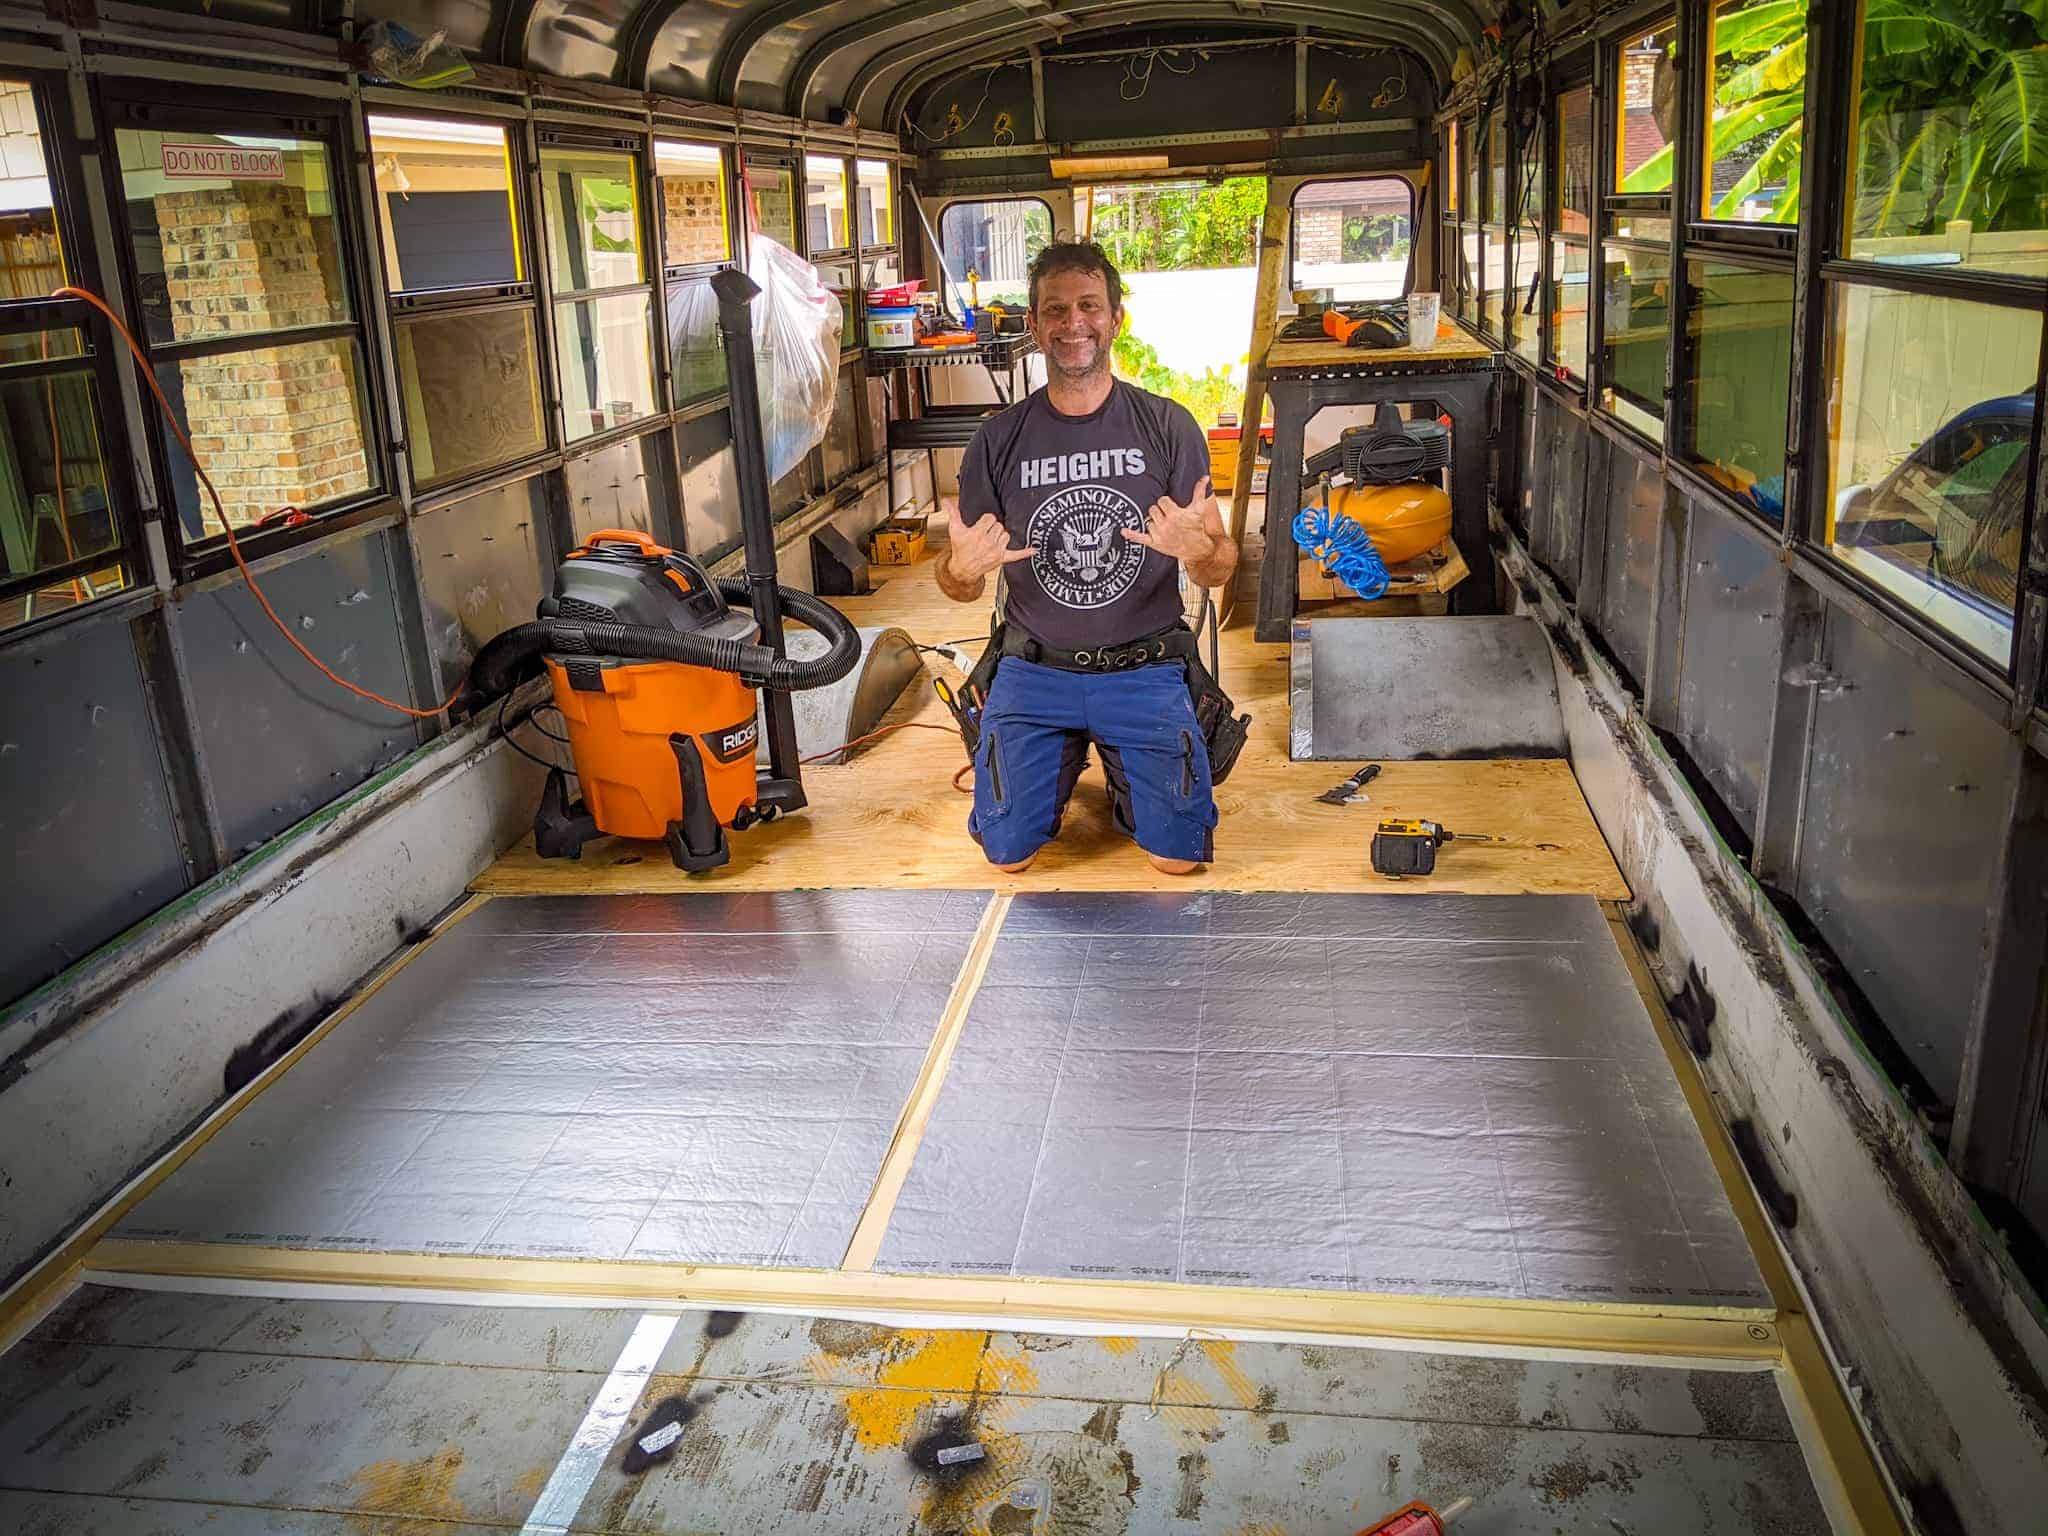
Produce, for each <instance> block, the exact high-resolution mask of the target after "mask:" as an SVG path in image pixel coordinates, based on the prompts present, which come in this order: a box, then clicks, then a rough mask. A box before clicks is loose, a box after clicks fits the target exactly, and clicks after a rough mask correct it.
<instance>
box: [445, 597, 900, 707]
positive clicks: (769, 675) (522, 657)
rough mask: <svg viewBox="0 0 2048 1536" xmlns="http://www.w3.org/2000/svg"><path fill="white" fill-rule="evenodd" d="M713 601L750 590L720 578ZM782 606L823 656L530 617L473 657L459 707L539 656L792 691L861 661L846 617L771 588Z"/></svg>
mask: <svg viewBox="0 0 2048 1536" xmlns="http://www.w3.org/2000/svg"><path fill="white" fill-rule="evenodd" d="M718 591H719V594H720V596H722V597H724V598H725V600H726V601H727V602H729V603H735V604H739V605H741V606H743V607H744V606H746V605H749V604H751V603H752V601H753V593H752V591H751V589H749V587H748V586H747V584H746V583H745V582H744V581H721V582H719V583H718ZM776 591H777V592H778V593H779V594H780V595H781V598H782V608H783V611H784V612H785V613H787V614H788V615H789V616H790V617H791V618H793V619H796V620H798V621H800V622H802V623H804V624H808V625H809V626H810V627H811V628H812V629H815V630H817V631H818V632H819V633H820V634H822V635H823V636H825V638H826V640H827V641H828V642H830V644H829V648H828V649H827V650H826V652H825V654H824V655H822V656H818V657H814V658H812V659H811V660H809V661H794V660H791V659H790V658H789V657H787V656H777V655H775V654H774V652H772V651H770V650H769V649H768V647H767V646H765V645H756V644H754V643H753V642H752V641H747V640H714V639H710V638H707V637H706V636H704V635H699V634H688V633H685V632H683V631H681V630H673V629H659V628H654V627H652V626H649V625H645V624H617V623H608V622H605V621H603V620H597V619H536V620H534V621H533V622H532V623H530V624H520V625H516V626H514V627H513V628H511V629H508V630H506V631H505V632H504V633H503V634H502V635H499V636H498V637H497V638H496V639H494V640H492V641H491V642H490V643H489V644H487V645H485V646H484V648H483V649H482V650H481V651H479V652H477V657H476V660H475V661H474V662H472V663H471V664H470V668H469V687H468V689H467V690H466V692H465V694H464V698H463V701H462V702H463V705H466V706H467V707H468V708H469V709H470V710H471V711H474V710H475V709H477V708H479V707H481V706H482V705H484V704H486V703H488V702H489V701H491V700H492V699H495V698H497V697H499V696H500V695H501V694H506V693H510V692H511V691H512V690H513V689H514V688H516V687H518V686H519V685H520V684H521V683H523V682H525V681H526V680H527V679H528V678H529V677H536V676H538V675H539V673H540V670H541V661H540V659H541V655H542V653H543V652H547V651H554V652H556V653H558V654H561V655H569V656H616V657H621V658H629V659H632V660H637V661H678V662H681V663H683V665H685V666H690V667H708V668H710V669H711V670H712V671H714V672H737V673H739V674H740V675H741V676H742V677H746V678H749V679H758V680H759V685H760V686H762V687H765V688H779V689H783V690H785V691H789V692H795V691H797V690H799V689H804V688H823V687H825V686H826V685H827V684H829V683H836V682H838V681H839V679H840V678H842V677H844V676H846V674H847V673H849V672H851V671H852V670H853V667H854V663H855V662H857V661H859V660H860V635H859V634H858V633H857V632H856V631H855V630H854V627H853V625H852V624H850V623H849V622H847V618H846V615H844V614H843V613H841V612H840V611H839V610H838V609H837V608H834V607H833V606H832V605H831V604H830V603H824V602H820V601H819V600H818V599H817V598H815V597H813V596H811V594H810V593H808V592H800V591H797V590H795V589H793V588H790V587H777V588H776Z"/></svg>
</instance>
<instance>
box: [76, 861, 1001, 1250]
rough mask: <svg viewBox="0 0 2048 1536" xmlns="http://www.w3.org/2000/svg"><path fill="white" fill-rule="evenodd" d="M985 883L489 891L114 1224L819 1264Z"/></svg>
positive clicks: (940, 1003) (240, 1235)
mask: <svg viewBox="0 0 2048 1536" xmlns="http://www.w3.org/2000/svg"><path fill="white" fill-rule="evenodd" d="M987 900H988V896H987V893H985V892H960V891H951V892H949V891H892V892H860V891H840V892H760V893H746V894H735V895H730V896H726V895H709V894H706V895H685V896H632V897H536V898H499V899H496V900H493V901H491V902H488V903H486V904H485V905H484V906H483V907H482V908H481V909H480V910H479V911H478V912H476V913H475V914H474V915H472V916H471V917H469V918H468V919H467V920H465V921H463V922H460V923H457V924H455V925H454V926H453V927H451V928H450V929H448V930H447V931H446V932H445V933H443V934H442V935H441V936H440V937H439V938H437V939H436V940H435V941H434V942H433V943H432V944H430V945H429V946H427V948H426V949H424V950H423V951H421V952H420V953H419V954H418V955H417V956H416V957H415V958H414V959H413V960H412V962H411V963H410V964H408V965H406V966H405V967H403V968H402V969H401V970H399V971H398V972H397V973H396V974H395V975H394V976H393V977H392V978H391V980H390V981H389V982H388V983H387V984H386V985H384V986H383V987H382V988H380V989H379V990H378V991H376V992H375V993H374V994H373V995H371V996H370V997H369V998H368V999H366V1000H365V1001H364V1002H363V1003H362V1005H361V1006H360V1007H358V1008H357V1009H356V1010H355V1011H354V1012H353V1013H351V1014H349V1015H348V1016H347V1017H345V1018H343V1019H342V1020H341V1021H340V1022H339V1023H338V1024H337V1025H336V1026H335V1028H334V1029H333V1030H332V1031H331V1032H330V1033H329V1034H328V1035H327V1036H326V1037H325V1038H324V1039H322V1040H321V1041H320V1042H319V1043H318V1044H317V1045H316V1046H315V1047H314V1048H313V1049H312V1051H311V1052H309V1053H308V1054H307V1056H306V1057H305V1058H304V1059H303V1060H302V1061H300V1062H299V1063H298V1064H297V1065H295V1066H293V1067H292V1068H291V1069H290V1070H289V1071H288V1072H286V1073H285V1074H284V1075H283V1077H281V1078H280V1079H279V1080H278V1081H277V1082H276V1083H274V1084H273V1085H272V1086H271V1087H270V1088H268V1089H266V1090H265V1091H264V1092H263V1093H262V1094H261V1095H260V1096H259V1097H258V1098H257V1099H256V1100H255V1101H254V1102H253V1103H251V1104H250V1105H249V1106H248V1107H247V1108H245V1109H244V1110H243V1111H242V1112H241V1113H240V1114H238V1115H236V1116H235V1117H234V1118H233V1119H232V1120H231V1121H229V1122H228V1123H227V1125H225V1126H224V1127H223V1128H222V1129H221V1130H220V1131H219V1133H218V1134H216V1135H215V1136H214V1137H213V1139H212V1140H210V1141H208V1142H207V1143H206V1144H205V1145H204V1146H203V1147H201V1148H200V1149H199V1151H198V1152H197V1153H195V1154H194V1155H193V1157H192V1158H191V1160H190V1161H189V1162H187V1163H186V1164H185V1165H184V1166H183V1167H181V1168H179V1169H178V1170H177V1172H176V1173H174V1174H173V1175H172V1176H171V1177H170V1178H169V1179H168V1180H167V1181H165V1183H164V1184H163V1185H161V1186H160V1187H159V1188H158V1189H157V1190H156V1191H155V1192H154V1193H153V1194H151V1195H150V1196H149V1197H148V1198H147V1199H146V1200H144V1201H143V1202H142V1203H141V1204H140V1205H139V1206H137V1207H136V1208H135V1209H134V1210H133V1211H131V1212H129V1213H128V1215H127V1216H126V1217H125V1218H124V1219H123V1221H122V1222H121V1224H120V1225H119V1226H118V1227H117V1228H116V1229H115V1235H117V1236H121V1237H130V1238H142V1239H156V1240H168V1241H196V1242H224V1243H244V1244H256V1245H263V1246H271V1247H294V1248H325V1249H348V1250H354V1251H372V1252H428V1253H475V1254H490V1255H504V1256H538V1257H551V1258H591V1259H602V1258H613V1259H618V1258H631V1259H650V1260H661V1261H668V1262H678V1263H719V1264H758V1265H785V1266H799V1267H807V1268H835V1267H837V1265H838V1264H839V1262H840V1259H841V1258H842V1256H843V1255H844V1253H845V1249H846V1244H847V1241H848V1239H849V1238H850V1237H851V1236H852V1234H853V1229H854V1225H855V1223H856V1222H857V1221H858V1220H859V1217H860V1212H861V1209H862V1207H863V1205H864V1204H865V1203H866V1200H867V1197H868V1193H869V1190H870V1189H871V1187H872V1186H873V1183H874V1178H875V1174H876V1172H877V1171H878V1169H879V1168H880V1166H881V1161H882V1157H883V1155H884V1153H885V1152H886V1151H887V1149H888V1145H889V1141H890V1137H891V1136H892V1134H893V1132H894V1129H895V1124H896V1119H897V1116H898V1114H899V1113H900V1111H901V1109H902V1106H903V1103H904V1100H905V1098H906V1097H907V1096H908V1094H909V1091H910V1088H911V1086H912V1084H913V1083H914V1082H915V1081H916V1077H917V1074H918V1071H919V1069H920V1067H921V1066H922V1064H923V1061H924V1055H925V1051H926V1048H927V1046H928V1044H929V1042H930V1039H931V1036H932V1034H933V1032H934V1030H935V1029H936V1028H937V1026H938V1023H939V1020H940V1017H941V1015H942V1014H943V1013H944V1011H945V1006H946V1000H947V997H948V996H949V994H950V992H951V988H952V985H953V980H954V977H955V975H956V974H957V972H958V970H959V967H960V963H961V961H962V959H963V958H964V957H965V955H966V953H967V949H968V945H969V942H970V939H971V937H972V934H973V930H974V928H975V926H976V924H977V923H978V922H979V920H980V916H981V911H982V908H983V907H984V906H985V904H986V902H987Z"/></svg>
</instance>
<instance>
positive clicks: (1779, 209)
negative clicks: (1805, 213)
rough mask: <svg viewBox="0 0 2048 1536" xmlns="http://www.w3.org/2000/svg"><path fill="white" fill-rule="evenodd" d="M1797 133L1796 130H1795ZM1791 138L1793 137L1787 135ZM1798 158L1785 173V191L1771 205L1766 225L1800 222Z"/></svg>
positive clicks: (1796, 157) (1799, 161) (1799, 162)
mask: <svg viewBox="0 0 2048 1536" xmlns="http://www.w3.org/2000/svg"><path fill="white" fill-rule="evenodd" d="M1794 131H1795V132H1796V131H1797V130H1796V129H1795V130H1794ZM1787 137H1788V138H1789V137H1791V135H1789V134H1788V135H1787ZM1801 164H1802V162H1801V160H1800V159H1799V157H1798V156H1796V155H1795V156H1794V157H1793V159H1792V168H1791V169H1790V170H1789V171H1787V172H1786V173H1785V190H1784V191H1783V192H1780V193H1779V194H1778V200H1777V202H1776V203H1774V204H1772V205H1771V212H1770V216H1769V217H1768V218H1767V219H1765V220H1764V222H1765V223H1766V224H1796V223H1798V222H1799V168H1800V165H1801Z"/></svg>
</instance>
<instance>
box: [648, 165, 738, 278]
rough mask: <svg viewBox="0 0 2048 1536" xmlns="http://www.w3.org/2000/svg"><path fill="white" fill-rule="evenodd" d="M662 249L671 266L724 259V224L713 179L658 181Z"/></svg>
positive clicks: (677, 178)
mask: <svg viewBox="0 0 2048 1536" xmlns="http://www.w3.org/2000/svg"><path fill="white" fill-rule="evenodd" d="M661 204H662V213H663V215H664V218H663V222H662V246H663V250H664V252H665V257H666V260H667V261H668V263H669V264H670V265H672V266H673V265H677V264H679V263H682V262H686V261H723V260H725V222H724V214H723V212H722V211H721V210H722V209H723V207H724V204H723V202H722V201H721V200H720V198H719V193H718V178H717V177H715V176H673V175H668V176H663V177H662V178H661Z"/></svg>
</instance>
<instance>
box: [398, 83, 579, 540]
mask: <svg viewBox="0 0 2048 1536" xmlns="http://www.w3.org/2000/svg"><path fill="white" fill-rule="evenodd" d="M373 115H374V116H378V117H387V116H388V117H398V118H411V119H414V120H416V121H437V120H438V121H443V122H473V123H475V124H477V125H478V126H490V127H494V128H502V129H503V130H504V134H505V154H506V165H507V168H508V170H509V171H510V173H511V177H512V189H511V198H510V204H511V214H512V221H513V222H512V246H513V250H514V251H515V252H516V253H517V255H518V259H519V264H520V267H521V269H522V271H523V272H524V274H525V275H524V276H523V277H520V278H518V279H516V280H515V281H512V282H509V283H473V284H470V285H468V286H466V287H459V288H423V289H417V290H414V289H405V290H400V289H395V288H392V287H391V286H390V273H389V272H388V271H386V270H385V269H384V268H383V267H382V266H381V265H380V267H379V271H380V272H383V274H384V285H385V286H384V318H385V326H386V329H387V331H388V333H389V337H390V358H391V378H390V385H391V387H392V388H393V389H394V390H396V391H397V392H398V396H399V404H398V406H397V415H396V416H395V418H394V421H393V431H394V433H395V435H396V440H397V446H398V448H399V449H400V450H401V451H402V452H403V454H404V457H405V470H406V484H407V486H408V488H409V491H410V495H411V499H412V501H413V502H414V503H415V504H419V503H422V502H428V501H431V503H432V504H434V505H439V504H441V503H443V502H446V501H450V500H455V499H458V498H459V497H460V496H462V495H463V494H464V493H466V492H467V491H469V490H471V489H472V488H477V487H481V486H483V485H487V484H491V483H495V482H498V481H501V480H507V479H511V478H515V477H517V476H519V475H521V474H523V473H526V472H529V471H530V470H531V469H533V468H534V467H536V466H538V465H541V464H544V463H546V462H547V461H549V460H550V459H551V458H553V457H554V456H555V454H556V453H557V451H558V447H559V444H560V442H561V438H560V435H559V433H558V431H557V428H556V422H555V412H554V410H553V409H552V408H551V406H550V395H551V391H552V384H551V380H550V378H549V370H550V367H551V362H550V357H549V347H550V344H551V339H550V335H549V332H548V329H547V323H546V317H545V316H544V315H543V314H542V313H541V311H542V304H541V300H540V294H541V284H540V280H539V278H538V276H537V272H538V263H539V262H541V261H544V260H545V259H546V253H545V252H544V251H543V250H542V249H541V248H540V243H539V238H538V236H539V228H540V219H539V218H538V216H537V212H536V209H537V204H536V202H535V196H534V194H535V191H536V187H537V182H536V180H535V178H536V177H537V175H538V173H539V172H538V162H537V161H536V162H534V163H532V164H529V163H528V160H527V155H526V144H525V135H524V134H523V133H522V132H521V131H520V128H521V123H520V120H519V119H517V118H512V117H499V116H496V115H494V114H490V113H476V114H473V115H471V116H467V117H465V116H464V115H463V114H461V113H459V112H458V113H453V114H450V113H428V112H418V111H390V112H386V111H382V110H375V111H373V109H372V108H370V107H369V106H367V105H366V106H365V107H364V110H363V118H362V131H363V145H364V149H365V152H366V153H369V154H371V155H372V157H373V159H372V163H371V166H370V174H369V177H368V182H369V192H370V196H371V198H372V199H373V201H374V200H375V199H376V197H377V191H376V167H375V163H374V148H373V146H372V142H371V139H370V118H371V117H372V116H373ZM371 216H372V217H373V218H377V217H381V214H380V212H379V211H378V210H376V209H373V210H372V214H371ZM376 243H377V246H378V257H377V259H378V261H379V262H380V263H381V262H382V260H383V239H382V231H381V229H380V230H379V231H378V239H377V242H376ZM499 309H518V310H523V311H524V312H525V313H526V314H527V315H528V317H529V318H530V320H531V323H532V335H533V366H534V381H533V385H534V394H535V398H536V399H537V400H538V401H539V402H540V407H541V411H540V416H541V442H540V445H539V446H538V447H537V448H535V449H534V450H533V451H532V452H530V453H526V454H522V455H520V456H519V457H517V458H513V459H507V460H504V461H502V462H497V463H490V464H481V465H476V466H473V467H470V468H467V469H461V470H456V471H453V472H452V473H443V474H437V475H422V474H420V473H419V461H418V458H417V457H416V450H415V446H414V443H413V428H412V422H411V420H410V419H409V418H408V417H407V416H406V414H405V405H404V391H405V374H404V370H403V369H402V368H401V367H400V365H399V361H398V349H399V333H400V331H401V330H402V329H404V328H405V327H406V326H408V325H412V324H418V323H427V322H431V321H433V320H438V319H445V318H449V317H452V316H454V315H458V314H472V313H481V312H485V311H489V310H499Z"/></svg>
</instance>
